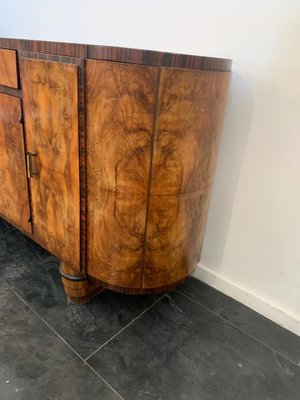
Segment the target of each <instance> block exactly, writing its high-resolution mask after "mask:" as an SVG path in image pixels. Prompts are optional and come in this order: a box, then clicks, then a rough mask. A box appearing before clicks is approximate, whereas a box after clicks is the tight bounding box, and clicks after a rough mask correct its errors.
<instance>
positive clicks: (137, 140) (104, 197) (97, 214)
mask: <svg viewBox="0 0 300 400" xmlns="http://www.w3.org/2000/svg"><path fill="white" fill-rule="evenodd" d="M156 81H157V68H155V67H146V66H138V65H129V64H119V63H110V62H105V61H93V60H88V61H87V62H86V82H87V190H88V191H87V194H88V197H87V199H88V200H87V206H88V219H87V226H88V244H87V248H88V253H87V272H88V274H89V275H92V276H94V277H95V278H98V279H100V280H101V281H103V282H106V283H108V284H111V285H116V286H122V287H128V288H140V287H141V282H142V273H143V258H144V244H145V224H146V214H147V211H146V210H147V197H148V186H149V170H150V158H151V147H152V140H153V115H154V103H155V96H156V86H157V82H156Z"/></svg>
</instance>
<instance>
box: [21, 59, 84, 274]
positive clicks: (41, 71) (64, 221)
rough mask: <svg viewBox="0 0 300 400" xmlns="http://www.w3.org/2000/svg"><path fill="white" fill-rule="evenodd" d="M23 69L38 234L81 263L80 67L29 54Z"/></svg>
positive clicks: (64, 255) (52, 249) (72, 261)
mask: <svg viewBox="0 0 300 400" xmlns="http://www.w3.org/2000/svg"><path fill="white" fill-rule="evenodd" d="M21 74H22V75H21V79H22V87H23V102H24V114H25V127H26V138H27V149H28V151H30V152H32V153H36V156H33V157H32V164H33V169H35V170H36V172H37V175H34V176H33V177H32V178H31V179H30V188H31V195H32V196H31V197H32V211H33V229H34V235H35V237H36V238H37V239H38V241H39V242H40V243H41V244H42V245H43V246H44V247H45V248H46V249H48V250H49V251H50V252H52V253H53V254H55V255H57V256H58V257H59V258H60V259H61V260H62V261H64V262H66V263H69V264H71V265H72V266H73V267H75V268H76V269H79V264H80V261H79V259H80V257H79V253H80V250H79V249H80V234H79V232H80V229H79V226H80V222H79V220H80V208H79V207H80V195H79V150H78V146H79V136H78V67H77V66H76V65H72V64H63V63H60V62H51V61H41V60H34V59H26V58H24V59H21Z"/></svg>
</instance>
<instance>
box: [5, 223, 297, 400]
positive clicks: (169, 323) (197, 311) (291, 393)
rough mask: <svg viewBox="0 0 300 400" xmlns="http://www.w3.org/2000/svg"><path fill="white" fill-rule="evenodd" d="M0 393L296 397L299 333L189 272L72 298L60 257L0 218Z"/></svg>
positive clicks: (131, 399) (128, 399) (63, 399)
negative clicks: (144, 288) (74, 301)
mask: <svg viewBox="0 0 300 400" xmlns="http://www.w3.org/2000/svg"><path fill="white" fill-rule="evenodd" d="M0 279H1V280H0V393H1V400H2V399H3V400H6V399H17V400H27V399H28V400H35V399H38V400H40V399H55V400H69V399H72V400H73V399H74V400H81V399H84V400H87V399H101V400H108V399H113V400H115V399H124V400H137V399H149V400H150V399H151V400H153V399H157V400H169V399H172V400H194V399H197V400H200V399H201V400H202V399H203V400H204V399H205V400H219V399H220V400H221V399H222V400H233V399H234V400H237V399H241V400H252V399H253V400H254V399H255V400H277V399H278V400H279V399H280V400H297V399H298V398H300V368H299V367H298V363H299V361H300V338H299V337H298V336H296V335H294V334H292V333H290V332H288V331H286V330H285V329H283V328H282V327H280V326H278V325H276V324H274V323H273V322H271V321H269V320H268V319H266V318H264V317H262V316H260V315H258V314H257V313H255V312H254V311H252V310H250V309H249V308H247V307H245V306H243V305H241V304H240V303H238V302H236V301H235V300H233V299H230V298H229V297H227V296H225V295H224V294H222V293H220V292H218V291H216V290H214V289H212V288H210V287H209V286H207V285H205V284H203V283H201V282H200V281H198V280H196V279H194V278H190V279H189V280H188V281H187V282H186V283H185V284H184V285H183V286H182V287H181V288H179V289H178V290H176V291H173V292H170V293H168V294H165V295H160V296H159V295H156V296H126V295H120V294H116V293H113V292H109V291H104V292H103V293H101V294H100V295H99V296H98V297H97V298H95V299H94V300H93V301H92V302H90V303H89V304H86V305H82V306H76V305H68V304H67V302H66V298H65V295H64V292H63V288H62V284H61V282H60V278H59V274H58V260H57V259H56V258H55V257H53V256H51V255H49V254H48V253H47V252H46V251H45V250H43V249H41V248H40V247H39V246H38V245H36V244H35V243H33V242H32V241H31V240H30V239H28V238H26V237H25V236H24V235H22V234H21V233H20V232H18V231H17V230H15V229H14V228H12V227H11V226H10V225H9V224H7V223H6V222H4V221H3V220H1V219H0Z"/></svg>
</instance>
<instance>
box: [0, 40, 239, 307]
mask: <svg viewBox="0 0 300 400" xmlns="http://www.w3.org/2000/svg"><path fill="white" fill-rule="evenodd" d="M230 70H231V60H226V59H218V58H208V57H199V56H189V55H181V54H170V53H162V52H154V51H146V50H132V49H123V48H114V47H108V46H95V45H81V44H68V43H55V42H42V41H30V40H19V39H0V183H1V192H0V215H1V217H3V218H5V219H6V220H7V221H8V222H10V223H12V224H13V225H15V226H16V227H18V228H19V229H20V230H21V231H23V232H24V233H25V234H27V235H28V236H30V237H31V238H32V239H33V240H35V241H36V242H37V243H39V244H40V245H41V246H43V247H44V248H46V249H47V250H48V251H49V252H51V253H53V254H55V255H56V256H57V257H58V258H59V259H60V260H61V268H60V271H61V274H62V280H63V283H64V286H65V291H66V293H67V295H68V298H69V300H70V301H73V302H77V303H81V302H85V301H87V300H88V299H89V298H90V297H91V296H93V295H95V294H96V293H98V292H99V291H101V290H102V289H103V288H109V289H112V290H116V291H120V292H124V293H132V294H138V293H151V292H159V291H165V290H168V289H170V288H173V287H176V286H177V285H178V284H180V283H182V282H183V281H184V280H185V279H186V278H187V277H188V276H189V275H190V274H191V273H192V272H193V271H194V269H195V268H196V266H197V264H198V262H199V260H200V255H201V247H202V242H203V237H204V231H205V224H206V219H207V212H208V205H209V199H210V194H211V188H212V183H213V178H214V172H215V166H216V158H217V150H218V144H219V138H220V132H221V127H222V119H223V114H224V109H225V105H226V98H227V92H228V86H229V81H230V74H231V73H230Z"/></svg>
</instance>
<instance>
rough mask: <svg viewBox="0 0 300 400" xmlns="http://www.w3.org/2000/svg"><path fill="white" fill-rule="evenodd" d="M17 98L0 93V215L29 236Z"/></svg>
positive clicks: (19, 104) (24, 169)
mask: <svg viewBox="0 0 300 400" xmlns="http://www.w3.org/2000/svg"><path fill="white" fill-rule="evenodd" d="M21 116H22V111H21V101H20V99H18V98H16V97H13V96H7V95H5V94H0V214H1V215H2V216H4V217H6V218H7V219H8V220H9V221H10V222H12V223H14V224H15V225H16V226H18V227H20V228H22V229H23V230H24V231H26V232H28V233H31V223H30V222H29V221H28V218H29V217H30V207H29V197H28V187H27V175H26V163H25V150H24V137H23V126H22V124H20V121H19V118H20V117H21Z"/></svg>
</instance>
